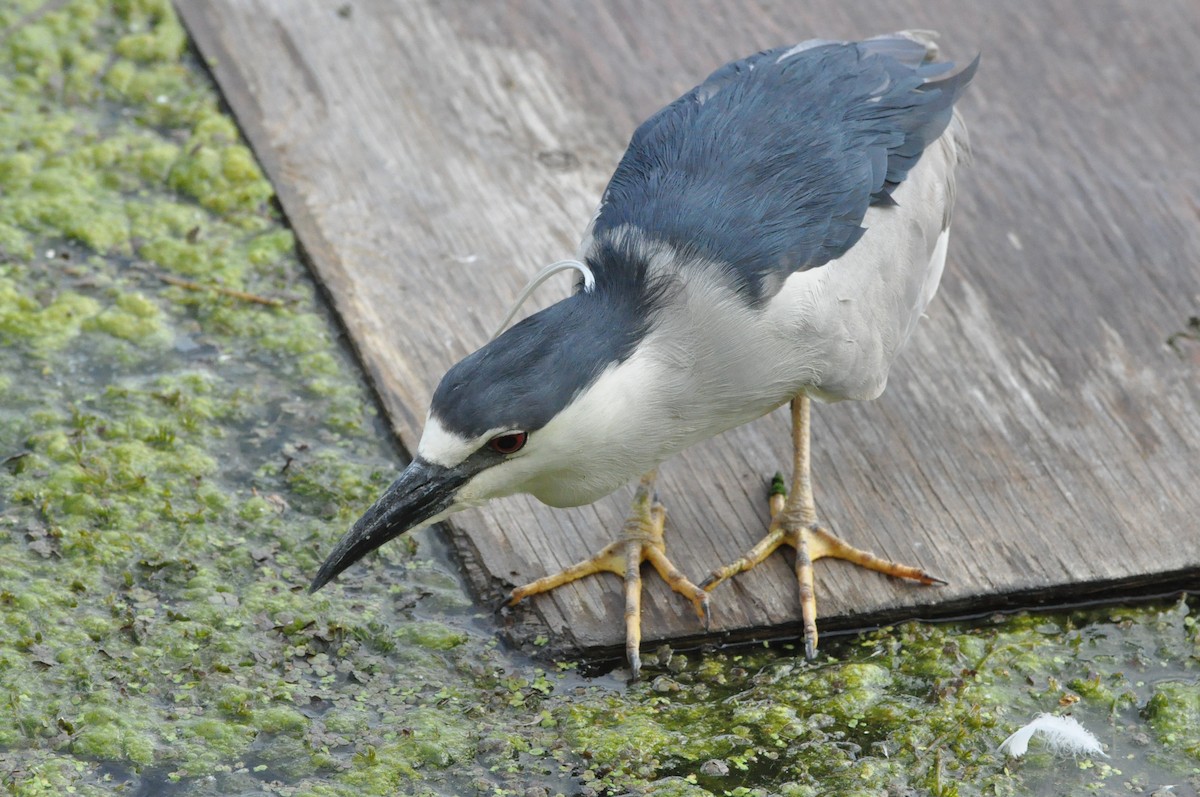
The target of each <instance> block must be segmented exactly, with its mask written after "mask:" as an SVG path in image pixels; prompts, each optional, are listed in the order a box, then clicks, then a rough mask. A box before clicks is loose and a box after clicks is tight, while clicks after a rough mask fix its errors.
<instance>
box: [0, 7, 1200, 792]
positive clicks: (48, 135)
mask: <svg viewBox="0 0 1200 797" xmlns="http://www.w3.org/2000/svg"><path fill="white" fill-rule="evenodd" d="M399 462H400V453H399V452H398V451H397V450H396V449H395V448H394V446H393V445H392V443H391V442H390V438H389V436H388V433H387V430H386V426H385V424H384V423H383V422H382V421H381V419H380V418H379V416H378V413H377V412H376V410H375V403H374V400H373V397H372V395H371V393H370V391H369V389H368V388H367V386H366V385H365V384H364V383H363V381H362V377H361V373H360V371H359V369H358V368H357V366H356V364H355V362H354V361H353V358H352V357H351V356H349V354H348V348H347V346H346V344H345V341H344V340H342V338H341V333H340V330H339V328H338V326H337V324H336V322H335V320H334V319H332V318H331V317H330V315H329V314H328V312H327V310H326V308H325V306H324V304H323V302H322V300H321V297H320V295H319V291H318V290H317V289H316V287H315V286H314V284H313V283H312V280H311V278H310V277H309V275H308V273H307V272H306V270H305V268H304V266H303V265H302V264H301V262H300V261H299V259H298V257H297V255H296V252H295V248H294V243H293V240H292V236H291V234H290V233H289V231H288V230H287V228H286V225H285V224H284V222H283V220H282V218H281V217H280V214H279V213H278V211H277V209H276V207H275V204H274V201H273V195H272V191H271V188H270V186H269V185H268V184H267V183H266V181H265V180H264V179H263V177H262V175H261V173H260V172H259V170H258V167H257V165H256V164H255V162H254V159H253V157H252V155H251V153H250V152H249V151H248V150H247V149H246V147H245V146H244V145H243V144H242V142H241V139H240V137H239V135H238V133H237V129H236V126H235V125H234V124H233V122H232V120H231V119H230V118H229V117H228V116H227V115H226V114H225V113H224V111H223V110H222V108H221V106H220V101H219V99H218V96H217V94H216V92H215V90H214V88H213V87H212V85H211V84H210V82H209V80H208V78H207V76H206V74H205V72H204V70H203V69H202V68H201V65H200V64H199V63H198V62H197V61H196V59H195V56H194V55H193V54H191V53H190V52H189V50H188V48H187V41H186V37H185V35H184V33H183V31H182V29H181V28H180V27H179V25H178V22H177V21H176V19H175V17H174V15H173V13H172V12H171V9H170V7H169V5H168V4H167V3H166V2H165V1H164V0H116V1H114V2H102V1H101V0H75V1H74V2H51V3H47V4H43V3H42V2H41V1H40V0H34V1H30V2H18V1H17V0H0V790H3V791H4V792H6V793H9V794H13V795H21V797H32V795H59V794H66V793H74V794H80V795H101V794H104V795H107V794H130V795H181V796H182V795H188V796H189V797H191V796H193V795H195V796H199V795H312V796H313V797H317V796H318V795H395V794H453V795H457V794H464V795H470V794H480V795H532V796H534V797H537V796H538V795H553V794H560V793H561V794H564V795H576V794H580V795H589V794H590V795H596V794H643V793H647V794H648V793H653V794H659V795H708V794H715V795H752V794H753V795H766V794H781V795H819V794H820V795H823V794H829V795H908V794H913V795H919V794H920V795H923V794H933V795H975V794H986V795H993V794H996V795H1004V794H1014V795H1016V794H1022V795H1024V794H1042V795H1062V794H1147V795H1158V797H1165V795H1184V796H1187V795H1195V794H1196V793H1197V789H1198V788H1200V628H1198V627H1197V623H1196V619H1195V618H1196V610H1197V609H1200V602H1198V601H1195V600H1188V599H1183V598H1180V597H1178V596H1173V597H1170V598H1167V599H1164V600H1160V601H1157V602H1154V603H1149V604H1144V605H1139V606H1128V607H1106V608H1098V609H1090V610H1087V611H1072V612H1059V613H1050V614H1041V615H1022V616H1013V617H996V618H983V619H979V620H975V621H972V622H969V623H957V624H938V625H930V624H917V623H912V624H908V625H904V626H901V627H897V628H891V629H883V630H879V631H874V632H871V633H867V634H865V635H861V636H851V637H842V638H837V639H831V640H830V641H829V643H828V644H827V645H826V646H825V647H824V649H823V651H822V653H823V657H822V658H821V659H820V660H819V661H817V662H814V663H809V662H806V661H805V660H804V659H803V656H802V655H801V654H800V653H799V651H798V650H796V649H793V647H792V646H789V645H786V644H781V645H776V646H773V647H771V648H769V649H767V648H761V649H742V650H725V651H721V650H718V651H708V652H694V651H693V652H686V653H674V654H672V653H671V652H669V651H662V653H661V654H659V655H655V654H653V653H648V655H647V659H648V661H647V667H646V676H647V677H646V679H645V680H644V682H643V683H641V684H638V685H634V686H627V685H626V684H625V682H624V678H623V673H622V671H621V670H620V669H618V670H615V671H612V672H609V673H607V674H599V675H597V674H595V673H596V672H598V671H603V668H600V670H594V669H587V670H584V669H581V668H580V666H579V663H577V662H573V661H555V660H554V659H553V658H551V657H546V656H543V655H539V650H538V649H537V648H536V646H535V648H534V649H532V650H530V651H519V650H512V649H509V648H508V647H506V645H505V643H504V642H503V638H502V636H501V633H500V629H499V627H498V625H497V623H496V621H495V619H494V617H493V615H492V613H491V611H490V607H479V606H476V605H475V604H474V603H473V602H472V600H471V597H470V596H469V595H468V594H467V593H466V591H465V589H464V587H463V584H462V581H461V579H460V578H459V576H458V573H457V568H456V566H455V563H454V560H453V556H452V555H451V553H450V551H449V550H448V549H447V548H446V546H445V544H444V543H443V542H442V541H441V540H440V538H439V537H438V535H437V532H436V531H425V532H421V533H419V534H417V535H415V537H414V538H413V539H411V540H408V541H400V542H397V543H393V544H391V545H389V546H386V547H385V548H384V549H383V550H382V551H381V553H380V554H379V555H377V556H372V557H369V558H368V561H366V562H365V563H363V564H362V565H356V566H355V567H354V568H352V569H351V570H350V571H347V573H346V574H344V575H343V576H342V577H341V578H340V579H339V581H338V582H337V583H336V584H335V585H332V586H331V587H329V588H327V589H326V590H324V591H322V592H321V593H319V594H318V595H316V596H310V595H308V594H307V592H306V587H307V584H308V581H309V579H310V578H311V576H312V574H313V573H314V572H315V570H316V568H317V566H318V565H319V563H320V561H321V559H322V558H323V556H324V555H325V554H326V553H327V552H328V551H329V549H330V547H331V546H332V544H333V543H334V541H335V540H336V539H337V538H338V537H339V536H340V535H341V533H342V532H343V531H344V530H345V529H346V527H347V526H348V524H350V523H351V522H352V521H353V520H354V519H355V518H356V517H357V515H358V513H360V512H361V511H362V510H363V509H364V508H365V507H366V506H367V505H368V504H369V503H370V501H371V500H372V499H373V498H374V496H375V495H376V494H377V493H378V492H379V491H380V490H382V489H383V488H384V487H385V486H386V485H387V484H388V483H389V481H390V480H391V478H392V477H393V476H394V474H395V472H396V471H395V469H396V466H397V465H398V463H399ZM614 619H616V618H614ZM1042 712H1049V713H1054V714H1070V715H1072V716H1074V717H1075V718H1076V719H1078V720H1079V721H1080V722H1081V723H1082V724H1083V725H1084V727H1086V728H1087V729H1089V730H1090V731H1092V732H1093V733H1095V734H1096V735H1097V736H1098V737H1099V739H1100V740H1101V742H1102V743H1103V744H1104V746H1105V752H1106V754H1107V757H1095V758H1086V757H1080V758H1072V757H1065V758H1064V757H1056V756H1053V755H1050V754H1049V753H1047V752H1046V751H1045V748H1044V747H1043V746H1041V744H1040V742H1039V741H1037V740H1035V741H1034V742H1033V743H1032V745H1031V749H1030V753H1029V754H1028V755H1027V756H1026V757H1025V758H1023V759H1020V760H1010V759H1007V758H1006V757H1005V756H1003V755H1001V754H1000V753H998V752H997V746H998V744H999V743H1000V741H1001V740H1003V739H1004V738H1005V737H1006V736H1008V735H1009V734H1010V733H1011V732H1012V731H1014V730H1015V729H1016V728H1017V727H1019V726H1020V725H1022V724H1024V723H1025V722H1028V721H1029V720H1031V719H1033V717H1034V716H1036V715H1037V714H1039V713H1042Z"/></svg>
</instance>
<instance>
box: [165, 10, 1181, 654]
mask: <svg viewBox="0 0 1200 797" xmlns="http://www.w3.org/2000/svg"><path fill="white" fill-rule="evenodd" d="M339 6H341V8H342V10H341V12H339V11H338V8H339ZM179 10H180V12H181V14H182V16H183V17H184V19H185V21H186V24H187V26H188V28H189V30H190V31H191V33H192V35H193V36H194V38H195V40H196V42H197V44H198V45H199V48H200V50H201V52H202V53H203V54H204V55H205V57H206V58H207V59H209V60H210V63H211V65H212V69H213V72H214V74H215V76H216V78H217V80H218V82H219V83H220V86H221V88H222V90H223V91H224V93H225V96H226V98H227V100H228V102H229V103H230V105H231V106H232V108H233V109H234V111H235V113H236V115H237V118H238V120H239V121H240V123H241V125H242V127H243V130H244V131H245V133H246V135H247V137H248V138H249V140H250V142H251V144H252V145H253V147H254V149H255V151H256V152H257V154H258V157H259V158H260V159H261V161H262V163H263V165H264V166H265V168H266V170H267V172H268V173H269V174H270V176H271V178H272V180H273V182H274V184H275V186H276V189H277V190H278V193H279V196H280V199H281V200H282V203H283V206H284V209H285V210H286V212H287V215H288V217H289V219H290V220H291V223H292V224H293V226H294V228H295V230H296V233H297V235H298V237H299V240H300V241H301V243H302V245H303V247H304V249H305V250H306V252H307V254H308V256H309V257H310V258H311V261H312V263H313V266H314V268H315V270H316V273H317V275H318V277H319V278H320V279H321V280H322V282H323V283H324V284H325V285H326V286H327V288H328V290H329V293H330V295H331V297H332V300H333V303H334V306H335V307H336V309H337V311H338V313H339V314H340V315H341V318H342V319H343V321H344V322H345V325H346V327H347V329H348V330H349V332H350V335H351V337H352V338H353V341H354V345H355V346H356V347H357V350H358V352H359V354H360V356H361V358H362V362H363V364H364V366H365V367H366V368H367V370H368V372H369V374H370V376H371V379H372V380H373V381H374V383H375V384H376V386H377V387H378V389H379V392H380V394H381V396H382V397H383V401H384V404H385V406H386V408H387V411H388V413H389V414H390V417H391V420H392V422H393V425H394V427H395V430H396V432H397V434H398V435H399V437H400V439H401V441H402V442H403V444H404V445H405V446H407V447H408V448H409V449H410V450H411V448H412V447H413V446H414V445H415V442H416V440H417V439H418V436H419V430H420V427H421V425H422V422H423V418H424V414H425V410H426V408H427V406H428V401H429V397H430V394H431V392H432V390H433V388H434V387H435V386H436V384H437V381H438V379H439V378H440V377H441V375H442V373H443V372H444V371H445V370H446V368H447V367H448V366H449V365H451V364H452V363H453V362H454V361H455V360H456V359H458V358H459V357H462V356H463V355H465V354H467V353H468V352H470V351H471V350H473V349H474V348H476V347H478V346H479V345H481V344H482V343H484V342H485V341H486V339H487V335H488V333H489V332H490V331H491V330H492V329H493V327H494V326H495V325H496V323H497V322H498V321H499V320H500V318H501V317H502V315H503V313H504V311H505V309H506V308H507V306H508V304H509V302H510V300H511V298H512V297H513V295H514V294H515V293H516V292H517V291H518V290H519V289H520V288H521V286H522V285H523V284H524V282H525V280H526V279H527V277H528V275H530V274H531V273H532V272H533V271H534V270H535V269H536V268H537V267H539V266H541V265H543V264H545V263H548V262H551V261H553V260H556V259H559V258H561V257H563V256H567V255H570V254H571V253H572V252H573V251H574V249H575V246H576V243H577V241H578V237H579V235H580V233H581V231H582V229H583V227H584V226H585V224H586V222H587V220H588V219H589V218H590V215H591V213H592V210H593V208H594V205H595V203H596V200H597V198H598V196H599V193H600V191H601V189H602V188H603V186H604V184H605V182H606V180H607V177H608V175H609V174H610V173H611V170H612V168H613V167H614V166H615V164H616V162H617V160H618V158H619V157H620V155H621V153H622V151H623V150H624V146H625V144H626V142H627V141H628V137H629V135H630V133H631V132H632V130H633V129H634V127H635V126H636V124H637V123H638V122H639V121H640V120H641V119H643V118H644V117H646V116H647V115H648V114H650V113H652V112H653V111H654V110H655V109H657V108H658V107H659V106H661V105H662V104H664V103H666V102H668V101H670V100H671V99H673V98H674V97H675V96H677V95H678V94H679V93H681V92H682V91H684V90H686V89H688V88H689V87H691V86H692V85H694V84H695V83H696V82H697V81H698V80H700V79H701V78H703V77H704V76H705V75H706V74H708V72H709V71H710V70H712V69H713V68H715V67H716V66H719V65H720V64H722V63H724V62H725V61H727V60H730V59H732V58H734V57H737V56H741V55H745V54H747V53H750V52H753V51H756V50H758V49H761V48H763V47H767V46H775V45H779V44H783V43H789V42H794V41H799V40H802V39H805V38H811V37H814V36H820V37H826V38H861V37H863V36H868V35H874V34H877V33H883V32H888V31H892V30H897V29H902V28H930V29H936V30H939V31H940V32H941V34H942V37H941V42H942V47H943V51H944V52H945V54H947V55H948V56H950V57H952V58H956V59H958V60H960V61H965V60H967V59H969V58H970V57H972V56H973V55H974V54H975V53H976V52H977V51H982V53H983V64H982V67H981V68H980V71H979V75H978V77H977V79H976V81H975V84H974V85H973V87H972V88H971V90H970V92H969V93H968V96H967V98H966V99H965V100H964V102H963V110H964V114H965V115H966V117H967V121H968V124H969V126H970V128H971V135H972V140H973V144H974V148H975V152H976V162H975V164H974V165H973V167H971V168H970V169H967V170H965V171H964V172H962V173H961V178H960V190H959V204H958V208H957V211H956V221H955V224H954V235H953V237H952V242H951V248H950V258H949V263H948V266H947V269H946V273H945V277H944V279H943V283H942V291H941V294H940V295H939V297H938V298H937V299H936V300H935V302H934V303H933V305H932V306H931V307H930V310H929V318H928V319H927V321H925V322H924V323H923V324H922V325H921V328H920V329H919V330H918V332H917V334H916V336H915V339H914V341H913V343H912V344H911V345H910V347H909V349H908V350H907V351H906V352H905V354H904V355H903V356H902V359H901V362H900V363H899V364H898V365H897V367H896V368H895V370H894V371H893V376H892V382H891V385H890V387H889V389H888V391H887V393H886V394H885V395H884V397H883V398H881V399H880V400H878V401H875V402H871V403H862V404H854V403H845V404H840V405H836V406H818V407H816V409H815V412H814V449H815V453H814V474H815V480H816V490H817V502H818V508H819V511H820V512H821V514H822V515H823V517H824V518H825V519H826V520H827V521H828V522H829V523H830V525H831V526H832V527H833V528H834V529H835V530H836V531H838V532H839V533H841V534H843V535H844V536H845V537H846V538H847V539H849V540H851V541H852V542H855V543H856V544H859V545H861V546H863V547H866V548H869V549H872V550H874V551H876V552H878V553H881V554H885V555H888V556H890V557H893V558H897V559H899V560H901V561H908V562H912V563H918V564H921V565H923V566H925V567H927V568H928V569H929V570H930V571H932V572H934V573H937V574H940V575H943V576H944V577H946V578H948V579H949V580H950V581H951V584H950V586H947V587H943V588H939V589H930V588H920V587H916V586H911V585H908V584H903V583H898V582H894V581H890V580H886V579H883V578H881V577H878V576H876V575H874V574H871V573H866V572H862V571H859V570H857V569H854V568H851V567H848V566H843V565H840V564H837V563H833V564H828V563H822V564H819V565H818V572H817V589H818V597H819V600H820V608H821V611H822V614H823V618H824V621H823V622H824V627H825V628H827V629H832V628H837V627H846V626H850V625H863V624H869V623H873V622H878V621H881V620H889V619H895V618H898V617H902V616H912V615H922V616H934V615H946V614H961V613H964V612H980V611H986V610H989V609H992V608H996V607H999V606H1009V605H1014V604H1026V605H1027V604H1031V603H1036V602H1038V601H1042V600H1050V601H1065V600H1072V599H1077V598H1080V597H1084V596H1088V595H1102V596H1110V597H1111V596H1112V595H1115V594H1117V591H1118V590H1121V589H1123V590H1149V591H1163V590H1165V589H1171V588H1176V587H1180V586H1185V585H1189V584H1190V585H1192V586H1196V585H1197V584H1200V541H1198V523H1197V518H1200V485H1198V484H1197V477H1198V473H1197V463H1198V462H1200V454H1198V453H1197V452H1198V451H1200V379H1198V378H1197V377H1198V375H1200V357H1198V356H1196V353H1195V351H1194V349H1187V347H1189V346H1191V347H1194V346H1195V345H1197V344H1196V343H1195V342H1194V341H1190V340H1189V339H1186V338H1181V339H1179V345H1180V346H1182V347H1184V348H1185V349H1186V350H1185V351H1183V352H1182V355H1181V353H1178V352H1176V351H1175V350H1173V349H1172V348H1171V347H1169V346H1167V345H1166V341H1167V338H1168V337H1169V336H1171V335H1172V334H1173V333H1175V332H1178V331H1180V330H1182V329H1183V328H1184V327H1185V325H1186V324H1187V319H1188V318H1189V317H1190V316H1192V315H1196V314H1197V312H1198V311H1200V266H1198V264H1200V167H1198V166H1197V161H1196V159H1195V157H1194V152H1195V149H1196V143H1197V138H1196V135H1197V134H1196V131H1197V130H1200V105H1198V104H1197V103H1195V102H1193V101H1192V98H1193V97H1194V94H1195V86H1197V85H1200V59H1197V58H1196V57H1195V52H1196V49H1197V46H1198V45H1200V15H1198V14H1196V13H1195V10H1196V8H1195V4H1194V0H1160V2H1156V3H1137V2H1116V1H1115V0H1075V2H1059V3H1043V2H1040V1H1039V0H1012V1H1011V2H1006V3H995V2H989V0H972V1H971V2H964V0H920V2H917V0H886V2H885V0H866V1H865V2H858V3H843V2H838V0H814V1H813V2H810V3H805V4H803V5H800V4H796V3H791V2H782V1H781V2H757V3H725V2H716V1H715V0H699V1H694V2H683V0H674V1H673V2H658V3H641V2H633V0H627V1H624V2H606V3H590V2H589V3H584V2H578V3H575V2H570V1H569V0H526V1H524V2H507V3H477V2H472V1H471V0H448V1H443V2H433V0H403V1H402V2H389V1H388V0H349V2H347V3H345V4H338V3H329V2H322V1H321V0H209V2H191V0H189V1H188V2H182V1H181V2H180V3H179ZM556 279H558V280H560V281H559V282H556V283H552V284H551V286H549V287H547V288H544V289H543V290H542V292H541V294H540V300H541V301H542V302H543V303H548V302H550V301H552V300H555V299H557V298H560V297H561V296H562V295H565V292H566V290H567V279H566V278H565V277H564V278H556ZM789 457H790V451H789V435H788V429H787V416H786V412H783V413H776V414H774V415H772V416H769V417H768V418H765V419H763V420H761V421H759V422H756V423H753V424H750V425H748V426H745V427H742V428H740V429H737V430H735V431H733V432H731V433H728V434H726V435H723V436H721V437H719V438H717V439H714V440H711V441H709V442H707V443H705V444H702V445H699V446H696V447H695V448H694V449H691V450H689V451H688V452H686V453H685V454H684V455H683V456H680V457H678V458H676V459H675V460H673V461H672V462H670V463H668V464H667V465H666V466H665V467H664V469H663V472H662V479H661V482H660V491H661V494H662V496H663V500H664V501H665V502H666V504H667V506H668V509H669V511H670V520H669V521H668V530H667V540H668V546H669V550H671V552H672V555H673V557H674V559H675V561H676V562H677V564H678V565H679V566H680V567H681V569H682V570H683V571H684V572H685V573H687V574H689V575H691V576H692V577H694V578H702V577H703V576H704V575H705V574H706V573H708V572H709V571H710V570H711V569H712V568H713V567H714V566H715V565H717V564H719V563H724V562H726V561H728V560H730V559H731V558H732V557H735V556H736V555H738V554H739V553H740V552H741V551H742V550H744V549H745V548H747V547H748V546H749V545H751V544H752V543H753V542H754V540H756V539H757V538H758V536H760V535H761V533H762V531H763V528H764V524H765V522H766V505H765V501H764V485H765V479H766V477H767V476H768V475H769V474H770V473H772V472H773V471H774V470H775V469H776V468H777V467H778V466H780V465H782V464H784V463H786V462H788V461H789ZM629 496H630V493H629V492H628V491H623V492H618V493H617V494H616V495H615V496H612V497H610V498H608V499H606V500H603V501H601V502H599V503H597V504H595V505H593V506H590V507H583V508H580V509H576V510H569V511H552V510H549V509H547V508H545V507H542V506H540V505H538V504H537V503H536V502H534V501H532V500H530V499H525V498H514V499H508V500H505V501H500V502H496V503H494V504H492V505H490V506H488V507H486V508H484V509H483V510H480V511H472V512H469V513H464V514H463V515H461V516H457V517H456V518H454V521H453V524H452V538H453V539H454V541H455V544H456V547H457V548H458V549H459V551H460V553H462V555H463V558H464V560H465V565H466V567H467V571H468V573H469V575H470V578H471V580H472V582H473V584H474V586H475V588H476V590H477V591H478V592H479V593H480V594H481V595H484V596H487V597H488V598H489V599H491V598H493V597H494V596H495V595H497V594H498V593H499V589H500V588H502V587H503V585H505V584H509V583H514V582H523V581H525V580H528V579H532V578H534V577H537V576H540V575H543V574H545V573H547V572H549V571H552V570H555V569H557V568H559V567H561V566H563V565H566V564H568V563H570V562H572V561H574V560H576V559H579V558H581V557H583V556H585V555H587V554H588V553H590V552H591V551H593V550H595V549H597V548H599V547H600V546H601V545H602V544H604V543H605V542H607V541H609V540H610V539H611V538H612V536H613V534H614V533H615V531H616V529H617V528H618V527H619V525H620V523H621V520H622V517H623V515H624V511H625V507H626V504H627V501H628V498H629ZM332 542H333V540H330V544H332ZM646 584H647V590H646V596H645V599H644V630H645V635H646V640H647V643H650V644H652V643H653V641H654V640H657V639H674V640H680V639H694V638H696V637H697V636H698V634H699V630H700V629H698V628H697V625H696V621H695V618H694V616H693V615H692V613H691V608H690V606H689V605H688V604H687V603H686V602H684V601H681V600H679V599H677V598H676V597H675V596H673V595H672V594H671V593H670V592H669V591H668V590H667V589H666V588H665V587H664V586H663V585H662V584H660V583H658V582H657V581H656V580H654V579H647V580H646ZM713 600H714V605H715V615H714V619H715V625H714V630H715V631H716V632H717V633H719V634H724V635H729V636H731V637H737V638H745V637H751V636H755V635H769V636H780V635H789V634H795V633H798V614H799V613H798V609H797V599H796V585H795V581H794V577H793V575H792V573H791V570H790V567H789V560H788V559H787V557H785V556H776V557H773V558H772V559H771V560H769V561H768V562H767V563H765V564H764V565H763V566H762V567H760V568H758V569H757V570H755V571H752V572H751V573H748V574H745V575H743V576H740V577H738V578H737V579H735V580H734V581H733V582H731V583H730V584H727V585H722V586H721V587H720V588H719V589H718V590H717V591H716V592H714V594H713ZM534 610H535V611H536V612H537V614H538V615H540V617H541V618H542V619H543V620H544V622H545V623H546V625H547V626H548V627H549V628H550V629H551V630H552V631H553V632H554V634H555V635H556V637H557V638H558V639H559V641H560V642H561V643H562V644H564V645H567V646H573V647H576V648H579V649H583V650H589V651H595V650H597V649H606V648H609V647H611V646H613V645H616V644H619V642H620V641H621V634H622V631H621V623H620V617H621V598H620V590H619V588H618V583H617V582H616V580H615V579H609V578H607V577H599V578H593V579H588V580H586V581H584V582H581V583H578V584H575V585H572V586H569V587H566V588H563V589H560V590H558V591H556V592H554V593H552V594H551V595H549V596H545V597H541V598H538V599H535V601H534Z"/></svg>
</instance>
